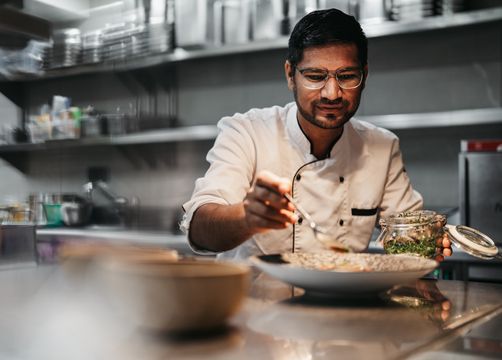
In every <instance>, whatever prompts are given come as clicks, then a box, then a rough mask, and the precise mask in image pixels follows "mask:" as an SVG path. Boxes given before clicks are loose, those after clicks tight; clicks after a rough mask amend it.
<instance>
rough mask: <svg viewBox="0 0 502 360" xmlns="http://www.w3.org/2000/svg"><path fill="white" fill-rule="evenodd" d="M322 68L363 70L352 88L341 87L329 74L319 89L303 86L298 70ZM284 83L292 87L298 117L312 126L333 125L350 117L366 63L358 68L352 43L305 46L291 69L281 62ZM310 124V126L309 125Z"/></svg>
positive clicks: (358, 100)
mask: <svg viewBox="0 0 502 360" xmlns="http://www.w3.org/2000/svg"><path fill="white" fill-rule="evenodd" d="M301 69H322V70H328V71H329V72H330V73H331V74H334V72H335V71H339V72H340V71H341V70H343V69H360V70H362V72H363V79H362V82H361V85H359V86H358V87H356V88H353V89H343V88H341V87H340V85H339V84H338V82H337V79H336V78H335V77H334V76H331V77H329V79H328V80H327V82H326V84H325V85H324V86H323V87H321V88H320V89H309V88H307V87H305V86H304V82H303V80H305V79H302V78H301V77H302V76H303V75H302V74H301V73H300V71H299V70H301ZM285 71H286V77H287V79H288V87H289V89H290V90H292V91H293V94H294V97H295V101H296V104H297V106H298V112H299V114H298V120H299V121H300V123H305V122H308V123H310V124H313V125H315V128H322V129H337V128H342V127H343V125H344V124H345V123H346V122H347V121H349V120H350V118H351V117H352V116H353V115H354V114H355V112H356V110H357V108H358V107H359V102H360V100H361V93H362V90H363V88H364V83H365V80H366V76H367V66H365V67H364V68H361V65H360V64H359V61H358V57H357V47H356V45H355V44H330V45H325V46H319V47H311V48H307V49H305V50H304V52H303V59H302V61H301V62H300V63H299V64H298V65H297V68H296V69H294V68H292V67H291V64H289V62H287V61H286V64H285ZM309 127H311V126H309Z"/></svg>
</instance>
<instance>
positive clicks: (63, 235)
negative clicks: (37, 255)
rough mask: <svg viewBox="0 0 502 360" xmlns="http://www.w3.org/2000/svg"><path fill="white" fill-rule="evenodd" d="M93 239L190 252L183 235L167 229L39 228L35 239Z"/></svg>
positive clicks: (110, 227)
mask: <svg viewBox="0 0 502 360" xmlns="http://www.w3.org/2000/svg"><path fill="white" fill-rule="evenodd" d="M78 239H93V240H100V241H107V242H115V243H134V244H144V245H155V246H165V247H169V248H171V249H174V250H177V251H179V252H181V253H183V254H192V253H193V252H192V250H191V249H190V247H189V246H188V241H187V239H186V236H185V235H182V234H173V233H170V232H167V231H154V230H130V229H123V228H118V227H112V226H90V227H84V228H69V227H60V228H40V229H37V241H50V240H78Z"/></svg>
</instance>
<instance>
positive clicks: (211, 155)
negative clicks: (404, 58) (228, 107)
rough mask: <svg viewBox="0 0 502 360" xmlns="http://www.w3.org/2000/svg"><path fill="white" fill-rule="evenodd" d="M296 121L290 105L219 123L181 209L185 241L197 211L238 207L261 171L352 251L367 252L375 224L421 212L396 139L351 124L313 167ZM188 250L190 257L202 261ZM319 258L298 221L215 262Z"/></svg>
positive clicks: (314, 244) (307, 231)
mask: <svg viewBox="0 0 502 360" xmlns="http://www.w3.org/2000/svg"><path fill="white" fill-rule="evenodd" d="M296 114H297V107H296V104H295V103H289V104H287V105H286V106H284V107H280V106H274V107H270V108H264V109H251V110H250V111H248V112H247V113H245V114H235V115H234V116H231V117H224V118H222V119H221V120H220V121H219V122H218V129H219V134H218V136H217V138H216V141H215V144H214V146H213V148H212V149H211V150H210V151H209V152H208V154H207V161H208V162H209V164H210V166H209V169H208V171H207V172H206V174H205V176H204V177H202V178H199V179H197V181H196V184H195V189H194V192H193V194H192V198H191V199H190V200H189V201H188V202H186V203H185V204H184V205H183V209H184V210H185V215H184V218H183V221H182V223H181V229H182V230H183V231H184V232H185V233H189V227H190V221H191V220H192V216H193V214H194V212H195V211H196V210H197V209H198V208H199V207H200V206H201V205H204V204H207V203H215V204H224V205H228V204H235V203H239V202H241V201H243V199H244V197H245V196H246V193H247V192H248V190H249V189H250V187H251V186H252V184H253V183H254V181H255V178H256V175H257V174H258V173H259V172H260V171H262V170H269V171H271V172H273V173H275V174H276V175H278V176H281V177H284V178H287V179H290V180H291V184H292V195H293V197H294V198H295V199H296V201H297V202H298V203H299V204H300V205H301V206H303V207H304V208H305V210H307V211H308V212H309V213H310V214H311V215H312V217H313V219H315V221H316V222H317V223H318V224H319V225H320V227H322V228H323V229H325V230H327V231H328V232H329V233H330V234H331V235H332V236H333V237H334V238H335V239H337V240H339V241H341V242H342V243H344V244H346V245H348V246H350V247H351V248H352V249H353V250H354V251H364V250H365V249H367V247H368V244H369V241H370V238H371V234H372V232H373V229H374V228H375V224H376V222H377V219H378V218H379V217H385V216H387V215H389V214H391V213H394V212H401V211H408V210H416V209H420V208H421V207H422V205H423V202H422V197H421V195H420V194H419V193H417V192H416V191H414V190H413V188H412V186H411V184H410V181H409V178H408V176H407V174H406V171H405V169H404V165H403V161H402V157H401V151H400V149H399V140H398V138H397V136H396V135H394V134H393V133H391V132H390V131H388V130H385V129H382V128H379V127H376V126H374V125H372V124H369V123H367V122H364V121H359V120H356V119H354V118H353V119H351V120H350V121H349V122H348V123H346V124H345V126H344V130H343V134H342V136H341V137H340V139H339V140H338V142H337V143H336V144H335V145H334V146H333V148H332V149H331V152H330V154H329V157H327V158H326V159H317V158H315V157H314V156H313V155H312V154H311V146H310V142H309V140H308V139H307V138H306V136H305V134H304V133H303V132H302V130H301V128H300V126H299V124H298V121H297V116H296ZM189 242H190V241H189ZM190 245H191V247H192V249H193V250H194V251H195V252H202V253H207V252H205V251H204V250H203V249H198V248H197V247H196V246H195V245H194V244H190ZM321 250H324V247H323V246H322V244H320V243H318V242H317V241H316V240H315V238H314V236H313V232H312V230H311V229H310V227H309V225H308V223H307V222H306V221H302V222H298V223H297V224H295V225H290V226H288V227H287V228H285V229H281V230H270V231H268V232H265V233H260V234H257V235H254V236H253V237H251V238H250V239H249V240H247V241H245V242H244V243H242V244H241V245H239V246H238V247H236V248H235V249H232V250H230V251H226V252H223V253H221V254H219V257H223V258H232V259H244V258H247V257H248V256H251V255H261V254H272V253H283V252H292V251H293V252H298V251H311V252H315V251H321Z"/></svg>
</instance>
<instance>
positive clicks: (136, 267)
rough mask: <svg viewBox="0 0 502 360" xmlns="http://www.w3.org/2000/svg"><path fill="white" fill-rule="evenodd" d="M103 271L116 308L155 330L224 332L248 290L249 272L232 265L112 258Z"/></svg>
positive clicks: (126, 316) (105, 263) (132, 320)
mask: <svg viewBox="0 0 502 360" xmlns="http://www.w3.org/2000/svg"><path fill="white" fill-rule="evenodd" d="M103 265H104V267H105V269H106V271H105V274H106V276H105V281H106V282H107V289H108V296H109V298H110V301H111V304H112V306H113V307H114V308H116V309H117V311H118V313H119V315H121V316H123V317H124V318H125V319H126V320H127V321H129V322H131V323H132V324H133V325H134V326H139V327H143V328H146V329H150V330H162V331H175V332H184V331H203V330H209V329H213V328H217V327H220V326H222V325H224V324H225V322H226V321H227V320H228V319H229V318H230V317H231V316H233V315H235V314H236V313H237V311H238V310H239V309H240V307H241V305H242V303H243V300H244V299H245V297H246V294H247V292H248V288H249V268H248V267H247V266H244V265H238V264H234V263H229V262H219V261H214V260H196V259H194V260H179V261H159V260H158V259H157V260H155V259H152V260H151V261H148V260H147V259H146V257H142V258H141V259H138V258H129V259H128V258H127V257H112V258H110V259H109V260H108V261H106V262H104V263H103Z"/></svg>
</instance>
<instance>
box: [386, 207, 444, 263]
mask: <svg viewBox="0 0 502 360" xmlns="http://www.w3.org/2000/svg"><path fill="white" fill-rule="evenodd" d="M445 225H446V217H445V216H444V215H440V214H437V213H436V212H434V211H431V210H417V211H408V212H403V213H398V214H394V215H391V216H389V217H387V218H385V219H380V226H381V227H382V232H381V234H380V236H379V237H378V239H377V241H379V242H381V243H382V244H383V248H384V250H385V252H386V253H387V254H413V255H418V256H422V257H425V258H434V257H435V255H436V243H439V242H440V241H442V238H443V235H444V226H445Z"/></svg>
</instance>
